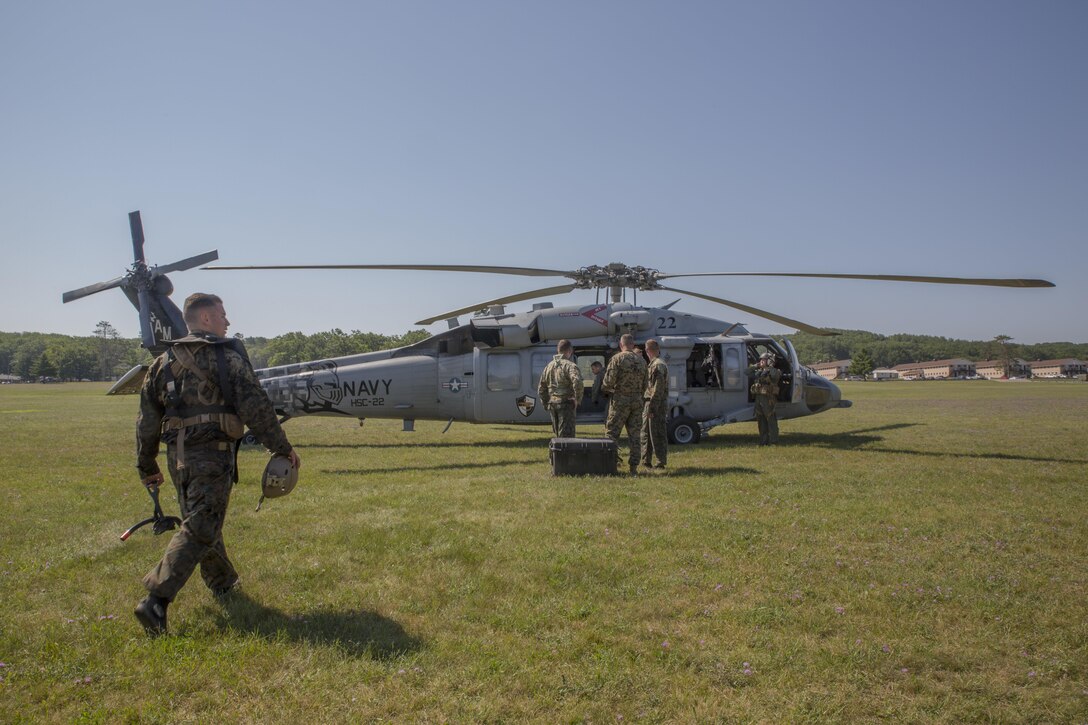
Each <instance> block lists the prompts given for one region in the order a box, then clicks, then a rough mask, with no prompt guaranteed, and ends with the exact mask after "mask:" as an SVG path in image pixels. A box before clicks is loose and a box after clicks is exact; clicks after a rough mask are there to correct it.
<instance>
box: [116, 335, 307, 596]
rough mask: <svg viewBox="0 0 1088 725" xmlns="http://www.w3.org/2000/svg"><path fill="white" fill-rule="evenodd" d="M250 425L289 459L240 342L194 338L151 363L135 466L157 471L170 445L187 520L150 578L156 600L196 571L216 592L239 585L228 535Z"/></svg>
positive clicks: (145, 472) (147, 471)
mask: <svg viewBox="0 0 1088 725" xmlns="http://www.w3.org/2000/svg"><path fill="white" fill-rule="evenodd" d="M186 364H188V365H189V366H187V365H186ZM224 387H227V388H229V392H228V393H227V395H224V393H223V388H224ZM171 388H172V390H171ZM244 426H249V428H250V429H251V430H252V431H253V433H254V434H255V435H256V436H257V438H258V439H259V440H260V441H261V443H263V444H264V445H265V446H266V447H267V448H268V449H269V450H270V451H272V452H273V453H277V454H280V455H284V456H286V455H288V454H290V452H291V444H290V443H289V442H288V441H287V436H286V435H284V432H283V429H282V428H281V427H280V424H279V421H278V420H277V419H276V412H275V410H274V409H273V407H272V403H271V401H269V399H268V396H267V395H266V394H265V392H264V390H263V389H261V386H260V383H259V382H258V380H257V376H256V374H255V373H254V372H253V367H252V365H250V362H249V358H248V357H247V356H246V353H245V348H243V347H242V344H241V342H240V341H237V340H221V339H220V338H217V337H215V336H214V335H210V334H206V333H200V332H197V333H193V334H191V335H189V336H188V337H185V338H182V339H181V340H178V341H177V342H175V343H174V344H173V345H172V347H171V349H170V350H167V351H166V352H165V353H163V354H162V355H160V356H159V357H158V358H156V359H155V361H154V362H153V363H152V364H151V367H150V369H149V370H148V372H147V376H146V378H145V379H144V385H143V388H142V390H141V391H140V412H139V415H138V416H137V419H136V461H137V463H136V467H137V469H138V470H139V472H140V478H141V479H144V478H147V477H148V476H152V475H155V474H157V473H159V465H158V462H157V461H156V457H157V456H158V452H159V442H160V440H161V441H162V442H165V443H166V458H167V466H168V470H169V471H170V478H171V480H172V481H173V483H174V488H175V489H176V490H177V496H178V506H179V507H180V509H181V516H182V524H181V528H180V530H179V531H178V532H177V533H175V534H174V536H173V537H172V538H171V539H170V543H169V544H168V545H167V547H166V552H165V554H164V555H163V557H162V560H161V561H159V563H158V564H157V565H155V567H154V568H153V569H152V570H151V571H149V572H148V573H147V575H146V576H145V577H144V580H143V582H144V587H145V588H146V589H147V591H148V592H149V593H151V594H152V595H154V596H158V597H162V598H163V599H166V600H168V601H172V600H173V599H174V597H176V596H177V594H178V592H179V591H180V590H181V588H182V586H184V584H185V582H186V581H188V579H189V577H190V576H191V575H192V573H193V571H194V570H195V569H196V568H197V566H199V567H200V575H201V577H202V578H203V580H204V583H205V584H206V585H207V586H208V588H209V589H212V590H213V591H223V590H226V589H229V588H230V587H231V586H233V585H234V584H235V583H236V582H237V581H238V573H237V571H235V569H234V565H233V564H232V563H231V561H230V559H229V558H228V557H227V552H226V548H225V547H224V545H223V535H222V532H223V521H224V518H225V517H226V513H227V504H228V502H229V500H230V492H231V488H232V487H233V484H234V482H235V481H237V480H238V479H237V473H236V470H235V468H236V466H235V445H236V443H235V442H236V440H237V439H238V438H240V437H241V436H242V433H243V432H244Z"/></svg>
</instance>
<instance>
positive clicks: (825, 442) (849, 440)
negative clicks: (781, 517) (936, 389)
mask: <svg viewBox="0 0 1088 725" xmlns="http://www.w3.org/2000/svg"><path fill="white" fill-rule="evenodd" d="M919 425H925V423H892V424H889V425H882V426H878V427H876V428H862V429H859V430H852V431H844V432H842V433H789V432H783V433H782V434H781V436H780V437H779V439H778V445H779V447H782V448H794V447H798V448H802V447H806V448H833V449H836V450H858V449H861V450H862V452H863V453H890V454H893V455H903V456H929V457H932V458H975V459H983V460H994V461H1028V462H1032V463H1072V464H1085V463H1088V460H1086V459H1082V458H1053V457H1047V456H1028V455H1021V454H1017V453H980V452H974V451H972V452H970V453H966V452H963V453H960V452H956V451H925V450H911V449H908V448H882V447H871V448H870V447H865V446H869V445H871V444H873V443H883V442H884V436H880V435H873V434H874V433H878V432H883V431H889V430H900V429H902V428H913V427H914V426H919ZM758 443H759V441H758V438H757V437H756V436H743V435H732V434H731V435H724V436H715V437H714V438H711V439H710V440H708V441H705V442H704V443H701V444H700V445H706V446H707V447H711V448H713V447H721V448H732V447H750V448H754V447H756V445H757V444H758Z"/></svg>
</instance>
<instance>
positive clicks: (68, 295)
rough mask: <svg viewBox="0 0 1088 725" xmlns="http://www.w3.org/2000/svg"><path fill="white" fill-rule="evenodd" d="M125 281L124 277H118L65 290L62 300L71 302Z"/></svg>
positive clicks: (118, 285) (117, 285)
mask: <svg viewBox="0 0 1088 725" xmlns="http://www.w3.org/2000/svg"><path fill="white" fill-rule="evenodd" d="M124 281H125V278H124V277H118V278H117V279H111V280H110V281H109V282H96V283H95V284H89V285H87V286H86V287H80V288H79V289H74V290H72V291H71V292H65V293H64V294H63V295H61V297H60V298H61V301H62V302H71V301H72V300H78V299H79V298H81V297H86V296H87V295H93V294H94V293H95V292H101V291H102V290H107V289H113V288H114V287H120V286H121V283H122V282H124Z"/></svg>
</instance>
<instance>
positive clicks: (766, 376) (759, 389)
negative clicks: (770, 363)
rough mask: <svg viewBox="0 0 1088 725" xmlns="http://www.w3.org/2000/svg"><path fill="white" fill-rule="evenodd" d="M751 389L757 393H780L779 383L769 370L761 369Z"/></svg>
mask: <svg viewBox="0 0 1088 725" xmlns="http://www.w3.org/2000/svg"><path fill="white" fill-rule="evenodd" d="M751 391H752V393H753V394H755V395H778V383H776V382H775V381H774V378H773V377H772V374H771V372H770V371H769V370H767V371H761V372H758V373H756V379H755V382H754V383H753V384H752V387H751Z"/></svg>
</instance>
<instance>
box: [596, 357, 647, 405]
mask: <svg viewBox="0 0 1088 725" xmlns="http://www.w3.org/2000/svg"><path fill="white" fill-rule="evenodd" d="M601 389H602V390H604V392H606V393H608V394H609V395H612V396H614V397H615V396H621V397H622V396H630V397H634V398H638V399H639V400H642V393H643V391H644V390H645V389H646V361H645V360H643V359H642V356H641V355H639V354H638V353H635V352H621V353H618V354H617V355H613V356H612V359H611V360H609V361H608V367H607V368H605V371H604V384H603V385H601Z"/></svg>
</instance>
